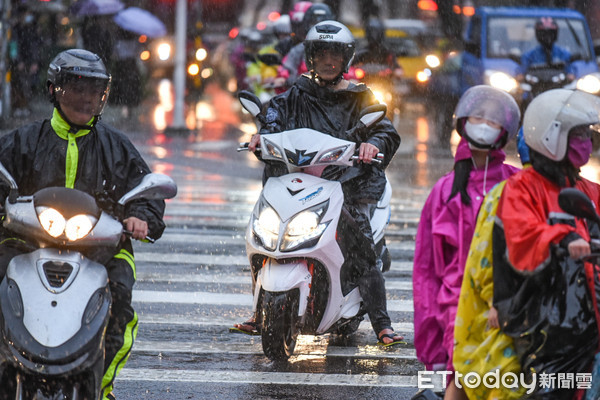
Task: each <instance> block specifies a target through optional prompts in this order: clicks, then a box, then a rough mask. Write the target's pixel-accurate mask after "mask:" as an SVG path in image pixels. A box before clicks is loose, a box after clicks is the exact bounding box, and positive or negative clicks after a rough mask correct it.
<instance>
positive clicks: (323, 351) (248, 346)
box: [133, 335, 416, 360]
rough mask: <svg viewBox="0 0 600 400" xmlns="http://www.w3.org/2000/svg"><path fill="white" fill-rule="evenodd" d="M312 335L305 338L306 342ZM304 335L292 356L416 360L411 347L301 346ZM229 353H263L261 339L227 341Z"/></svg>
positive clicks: (213, 349)
mask: <svg viewBox="0 0 600 400" xmlns="http://www.w3.org/2000/svg"><path fill="white" fill-rule="evenodd" d="M311 339H312V336H310V337H308V341H310V340H311ZM303 340H304V337H303V336H302V335H300V336H299V337H298V344H297V345H296V348H295V349H294V355H295V356H303V355H311V356H322V357H359V358H363V359H372V358H388V359H402V360H404V359H406V360H415V359H416V353H415V350H414V349H409V348H401V347H400V348H394V351H387V349H385V348H382V347H381V346H377V345H376V344H375V343H373V344H372V345H369V346H360V347H341V346H326V345H319V344H317V345H314V344H308V345H303V344H302V343H301V342H302V341H303ZM133 351H134V352H138V353H142V352H143V353H190V354H222V353H223V346H220V345H219V344H214V343H211V344H209V343H196V342H179V341H169V342H165V341H153V340H152V341H149V340H137V341H136V342H135V345H134V347H133ZM227 353H228V354H243V355H260V356H262V355H263V350H262V345H261V344H260V340H256V341H253V342H247V343H227Z"/></svg>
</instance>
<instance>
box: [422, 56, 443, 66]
mask: <svg viewBox="0 0 600 400" xmlns="http://www.w3.org/2000/svg"><path fill="white" fill-rule="evenodd" d="M425 62H426V63H427V65H429V67H430V68H437V67H439V66H440V64H441V61H440V58H439V57H438V56H436V55H435V54H428V55H426V56H425Z"/></svg>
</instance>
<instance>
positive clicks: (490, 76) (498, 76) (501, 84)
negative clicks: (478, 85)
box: [485, 71, 519, 93]
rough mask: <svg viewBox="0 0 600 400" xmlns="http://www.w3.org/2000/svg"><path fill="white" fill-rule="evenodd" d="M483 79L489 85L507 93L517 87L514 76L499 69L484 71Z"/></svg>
mask: <svg viewBox="0 0 600 400" xmlns="http://www.w3.org/2000/svg"><path fill="white" fill-rule="evenodd" d="M485 81H486V83H487V84H489V85H490V86H492V87H494V88H496V89H500V90H504V91H505V92H507V93H513V92H514V91H515V90H516V89H517V87H519V83H518V82H517V80H516V79H515V78H513V77H512V76H510V75H508V74H507V73H504V72H500V71H485Z"/></svg>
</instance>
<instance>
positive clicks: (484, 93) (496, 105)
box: [454, 86, 521, 139]
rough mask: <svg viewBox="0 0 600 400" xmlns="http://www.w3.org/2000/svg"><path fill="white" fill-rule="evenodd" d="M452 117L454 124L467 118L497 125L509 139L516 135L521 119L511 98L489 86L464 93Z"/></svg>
mask: <svg viewBox="0 0 600 400" xmlns="http://www.w3.org/2000/svg"><path fill="white" fill-rule="evenodd" d="M454 115H455V124H456V123H457V121H458V120H459V119H461V118H468V117H474V118H480V119H484V120H487V121H490V122H492V123H494V124H497V125H499V126H501V127H502V128H504V129H505V130H506V131H507V133H508V138H509V139H510V138H512V137H514V135H516V133H517V129H518V127H519V120H520V118H521V115H520V111H519V107H518V105H517V103H516V102H515V100H514V99H513V98H512V96H511V95H509V94H508V93H506V92H502V91H500V90H497V89H494V88H492V87H489V86H474V87H472V88H471V89H469V90H468V91H467V92H465V94H464V95H463V96H462V97H461V99H460V100H459V102H458V104H457V106H456V110H455V112H454ZM455 126H456V127H457V128H459V127H458V126H457V125H455ZM459 133H462V132H459Z"/></svg>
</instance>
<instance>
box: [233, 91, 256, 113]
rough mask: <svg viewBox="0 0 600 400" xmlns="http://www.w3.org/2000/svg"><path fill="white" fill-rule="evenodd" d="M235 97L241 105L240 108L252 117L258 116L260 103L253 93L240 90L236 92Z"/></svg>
mask: <svg viewBox="0 0 600 400" xmlns="http://www.w3.org/2000/svg"><path fill="white" fill-rule="evenodd" d="M237 96H238V99H239V100H240V103H241V104H242V107H244V109H246V111H248V112H249V113H250V114H251V115H252V116H253V117H256V116H257V115H258V114H260V111H261V109H262V103H261V101H260V99H259V98H258V97H256V95H255V94H254V93H250V92H248V91H246V90H242V91H240V92H238V95H237Z"/></svg>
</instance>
